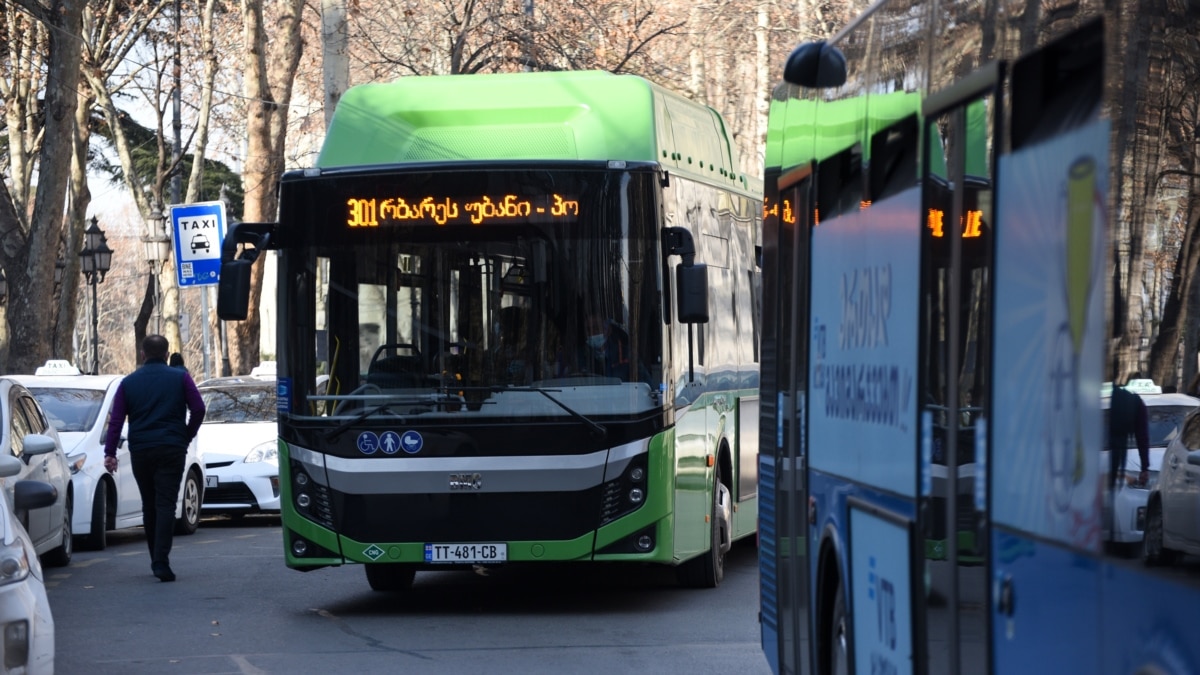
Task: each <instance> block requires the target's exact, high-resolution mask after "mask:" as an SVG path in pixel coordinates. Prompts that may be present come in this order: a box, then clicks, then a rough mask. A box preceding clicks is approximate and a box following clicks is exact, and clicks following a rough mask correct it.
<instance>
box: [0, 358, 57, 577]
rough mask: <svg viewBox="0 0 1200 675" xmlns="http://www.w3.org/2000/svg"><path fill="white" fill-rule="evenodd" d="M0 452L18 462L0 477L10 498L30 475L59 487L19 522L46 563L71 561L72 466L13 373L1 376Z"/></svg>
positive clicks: (38, 410) (55, 563) (52, 428)
mask: <svg viewBox="0 0 1200 675" xmlns="http://www.w3.org/2000/svg"><path fill="white" fill-rule="evenodd" d="M0 417H2V418H3V431H2V432H0V454H3V455H8V456H10V457H15V458H16V459H18V460H20V461H21V469H20V471H18V472H17V474H16V475H13V476H7V477H4V478H0V484H3V486H4V492H5V494H6V496H7V498H8V501H9V503H13V502H15V501H16V500H15V498H14V495H13V490H14V487H15V486H16V484H17V483H18V482H19V481H22V480H26V479H32V480H39V481H44V482H46V483H49V484H50V485H52V486H54V489H55V490H56V491H57V492H58V499H56V500H55V502H54V503H53V504H51V505H50V506H46V507H43V508H38V509H30V510H29V511H28V512H27V513H26V514H25V519H24V521H25V522H24V523H23V525H24V526H25V530H26V532H28V533H29V538H30V539H31V540H32V541H33V547H34V550H36V551H37V554H38V555H39V556H41V559H42V562H43V563H44V564H45V565H47V566H49V567H62V566H64V565H67V564H69V563H70V562H71V553H72V552H73V545H72V537H71V509H72V504H73V501H74V490H73V489H72V485H71V467H70V466H69V464H68V462H67V457H66V455H65V454H63V449H62V444H61V442H60V441H59V438H58V432H57V431H56V430H55V429H54V427H53V426H51V425H50V422H49V420H47V419H46V414H45V413H44V412H43V411H42V407H41V406H40V405H38V402H37V400H36V399H34V397H33V394H31V393H29V390H28V389H26V388H25V387H24V385H22V384H20V383H19V382H17V381H15V380H13V379H12V378H11V377H0Z"/></svg>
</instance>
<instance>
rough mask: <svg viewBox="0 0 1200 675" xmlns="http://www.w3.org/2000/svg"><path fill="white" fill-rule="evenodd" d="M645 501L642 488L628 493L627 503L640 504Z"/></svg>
mask: <svg viewBox="0 0 1200 675" xmlns="http://www.w3.org/2000/svg"><path fill="white" fill-rule="evenodd" d="M645 499H646V493H645V492H644V491H643V490H642V488H636V487H635V488H633V489H632V490H630V491H629V501H630V502H632V503H634V504H641V503H642V502H643V501H644V500H645Z"/></svg>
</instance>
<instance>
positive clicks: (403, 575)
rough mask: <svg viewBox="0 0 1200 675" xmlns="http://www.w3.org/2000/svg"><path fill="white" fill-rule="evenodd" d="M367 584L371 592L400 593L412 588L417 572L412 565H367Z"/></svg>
mask: <svg viewBox="0 0 1200 675" xmlns="http://www.w3.org/2000/svg"><path fill="white" fill-rule="evenodd" d="M364 567H366V568H367V583H368V584H371V590H373V591H380V592H383V593H398V592H401V591H407V590H409V589H411V588H412V585H413V579H414V578H415V577H416V576H417V570H415V569H414V568H413V567H412V566H411V565H400V564H396V563H367V564H366V565H364Z"/></svg>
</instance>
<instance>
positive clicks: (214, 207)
mask: <svg viewBox="0 0 1200 675" xmlns="http://www.w3.org/2000/svg"><path fill="white" fill-rule="evenodd" d="M171 225H172V228H173V231H174V233H175V237H174V240H175V274H176V278H177V280H178V281H179V287H180V288H188V287H193V286H196V287H200V288H201V293H200V313H201V314H203V315H204V320H203V321H202V322H201V324H202V325H203V327H204V340H203V342H204V349H203V352H204V377H205V379H207V378H209V377H211V375H210V370H209V361H210V359H209V342H210V340H209V335H208V315H209V310H208V289H207V288H205V287H206V286H215V285H216V284H217V281H218V279H219V277H220V273H221V243H222V242H224V240H225V202H220V201H216V202H197V203H195V204H180V205H175V206H171Z"/></svg>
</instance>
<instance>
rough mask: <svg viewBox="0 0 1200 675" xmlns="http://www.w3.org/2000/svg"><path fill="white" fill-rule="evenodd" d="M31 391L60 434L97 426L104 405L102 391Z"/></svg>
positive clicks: (59, 389) (33, 388)
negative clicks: (97, 419)
mask: <svg viewBox="0 0 1200 675" xmlns="http://www.w3.org/2000/svg"><path fill="white" fill-rule="evenodd" d="M29 391H30V392H32V393H33V397H34V398H36V399H37V402H38V403H39V404H41V406H42V409H43V410H45V411H46V417H47V418H48V419H49V420H50V424H51V425H53V426H54V429H55V430H56V431H58V432H60V433H61V432H70V431H88V430H90V429H91V428H92V427H94V426H95V425H96V418H97V417H99V415H100V408H101V406H102V405H103V404H104V391H103V390H101V389H66V388H44V387H31V388H30V389H29Z"/></svg>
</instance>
